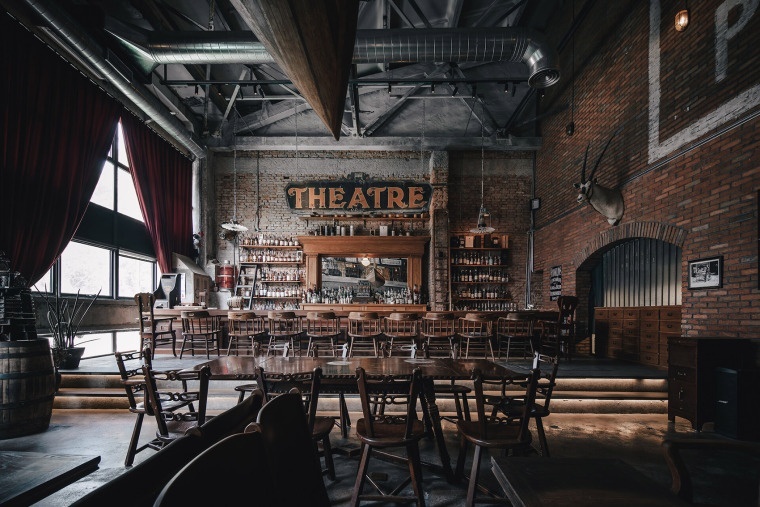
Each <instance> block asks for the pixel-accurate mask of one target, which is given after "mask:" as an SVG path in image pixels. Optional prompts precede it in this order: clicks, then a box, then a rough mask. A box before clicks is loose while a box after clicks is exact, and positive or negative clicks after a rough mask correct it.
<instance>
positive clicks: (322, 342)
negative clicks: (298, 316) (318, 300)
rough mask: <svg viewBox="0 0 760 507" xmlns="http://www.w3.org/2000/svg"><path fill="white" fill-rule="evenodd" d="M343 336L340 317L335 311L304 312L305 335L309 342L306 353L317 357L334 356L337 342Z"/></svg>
mask: <svg viewBox="0 0 760 507" xmlns="http://www.w3.org/2000/svg"><path fill="white" fill-rule="evenodd" d="M342 336H343V328H342V327H341V318H340V317H337V316H336V315H335V312H307V314H306V337H307V338H308V339H309V344H308V345H307V346H306V355H307V356H313V357H317V356H319V355H322V356H324V355H330V356H331V357H336V356H337V355H338V352H337V350H338V349H337V342H338V341H339V340H340V338H341V337H342Z"/></svg>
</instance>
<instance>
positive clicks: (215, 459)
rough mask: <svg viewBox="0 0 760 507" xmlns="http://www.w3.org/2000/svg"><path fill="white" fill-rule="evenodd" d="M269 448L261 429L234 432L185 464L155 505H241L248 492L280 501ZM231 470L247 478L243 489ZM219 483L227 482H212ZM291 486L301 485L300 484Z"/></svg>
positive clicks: (261, 500)
mask: <svg viewBox="0 0 760 507" xmlns="http://www.w3.org/2000/svg"><path fill="white" fill-rule="evenodd" d="M162 452H163V451H162ZM265 452H266V449H265V446H264V439H263V437H262V435H261V433H258V432H249V433H238V434H234V435H230V436H228V437H226V438H224V439H222V440H220V441H218V442H217V443H215V444H214V445H212V446H211V447H209V448H207V449H206V450H204V451H203V452H201V453H200V454H198V455H197V456H195V457H194V458H193V459H192V460H191V461H190V462H189V463H187V464H186V465H185V466H184V467H182V468H181V469H180V470H179V471H178V472H177V473H176V474H175V475H174V476H173V477H172V478H171V479H170V480H169V481H168V482H167V483H166V485H165V486H164V487H163V489H162V490H161V492H160V493H159V494H158V497H157V498H156V501H155V503H154V504H153V505H154V507H158V506H176V505H209V506H211V505H237V504H239V503H241V500H240V498H241V495H242V496H243V498H245V497H246V496H248V495H247V494H246V493H245V492H248V493H249V494H250V495H254V496H255V503H256V504H257V505H280V504H279V503H278V502H279V492H278V491H277V490H275V489H273V488H272V487H271V486H272V484H273V481H275V480H276V478H275V477H274V476H273V474H272V470H271V469H270V466H269V464H268V463H267V461H266V460H264V459H261V457H262V456H264V454H265ZM231 471H234V474H235V476H237V477H244V478H245V479H244V481H245V485H244V488H243V490H244V491H243V492H241V489H240V488H237V487H232V486H233V485H232V484H231V483H230V473H231ZM216 484H219V485H223V486H222V487H212V486H211V485H216ZM200 485H207V487H199V486H200ZM291 487H295V488H296V489H298V484H297V483H295V484H292V485H291ZM304 505H305V504H304Z"/></svg>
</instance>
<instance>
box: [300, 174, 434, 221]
mask: <svg viewBox="0 0 760 507" xmlns="http://www.w3.org/2000/svg"><path fill="white" fill-rule="evenodd" d="M285 195H286V196H287V200H288V206H289V207H290V209H291V210H293V211H311V212H325V211H334V212H354V213H363V212H373V211H383V212H388V211H393V212H402V213H403V212H406V213H417V212H425V211H428V207H429V205H430V198H431V196H432V195H433V187H432V186H431V185H430V184H429V183H416V182H412V181H372V180H363V179H348V180H336V181H307V182H304V183H291V184H289V185H288V186H287V187H286V188H285Z"/></svg>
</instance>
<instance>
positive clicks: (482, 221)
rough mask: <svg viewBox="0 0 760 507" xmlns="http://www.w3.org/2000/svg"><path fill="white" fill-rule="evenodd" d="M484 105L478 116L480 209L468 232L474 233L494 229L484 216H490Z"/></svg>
mask: <svg viewBox="0 0 760 507" xmlns="http://www.w3.org/2000/svg"><path fill="white" fill-rule="evenodd" d="M484 107H485V105H484V104H483V103H482V102H481V115H480V116H481V118H480V210H478V225H477V226H476V227H475V228H473V229H470V232H474V233H475V234H488V233H491V232H493V231H495V230H496V229H494V228H493V227H491V226H490V225H487V224H486V218H487V217H490V216H491V214H490V213H489V212H488V210H487V209H486V205H485V201H484V187H485V173H484V170H483V164H484V159H485V146H484V144H483V143H484V141H483V116H484V115H483V108H484Z"/></svg>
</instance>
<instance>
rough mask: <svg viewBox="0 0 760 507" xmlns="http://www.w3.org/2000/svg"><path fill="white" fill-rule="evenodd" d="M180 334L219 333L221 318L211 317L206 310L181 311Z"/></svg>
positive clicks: (217, 316)
mask: <svg viewBox="0 0 760 507" xmlns="http://www.w3.org/2000/svg"><path fill="white" fill-rule="evenodd" d="M180 317H181V319H182V332H183V333H186V334H193V333H198V334H207V333H219V332H221V330H222V317H221V316H220V315H211V314H210V313H209V312H208V310H183V311H182V312H181V313H180Z"/></svg>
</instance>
